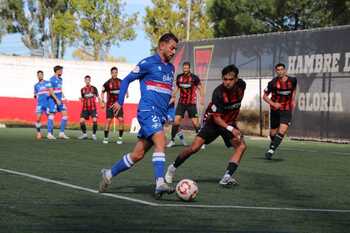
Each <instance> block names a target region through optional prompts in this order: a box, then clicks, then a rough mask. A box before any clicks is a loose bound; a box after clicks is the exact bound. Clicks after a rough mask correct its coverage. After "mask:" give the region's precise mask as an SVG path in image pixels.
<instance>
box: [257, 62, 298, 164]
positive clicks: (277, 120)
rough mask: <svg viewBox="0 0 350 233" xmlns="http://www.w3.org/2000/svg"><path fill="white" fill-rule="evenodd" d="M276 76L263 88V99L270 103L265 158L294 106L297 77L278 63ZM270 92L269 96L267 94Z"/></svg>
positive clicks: (278, 141)
mask: <svg viewBox="0 0 350 233" xmlns="http://www.w3.org/2000/svg"><path fill="white" fill-rule="evenodd" d="M275 72H276V74H277V77H275V78H274V79H272V80H271V81H270V82H269V83H268V84H267V88H266V89H265V90H264V96H263V99H264V101H265V102H266V103H268V104H269V105H270V109H271V110H270V139H271V143H270V146H269V149H268V150H267V152H266V153H265V158H266V159H268V160H270V159H271V158H272V156H273V154H274V153H275V151H276V149H277V148H278V146H279V145H280V144H281V142H282V140H283V137H284V135H285V134H286V133H287V131H288V127H289V125H290V124H291V120H292V111H293V109H294V108H295V94H296V88H297V79H296V78H294V77H290V76H288V75H287V71H286V66H285V65H284V64H282V63H278V64H277V65H276V66H275ZM270 94H271V98H269V95H270Z"/></svg>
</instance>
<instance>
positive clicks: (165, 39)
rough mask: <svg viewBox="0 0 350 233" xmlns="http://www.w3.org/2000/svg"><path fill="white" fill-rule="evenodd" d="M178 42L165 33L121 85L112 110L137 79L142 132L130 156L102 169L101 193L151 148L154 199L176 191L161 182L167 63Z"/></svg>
mask: <svg viewBox="0 0 350 233" xmlns="http://www.w3.org/2000/svg"><path fill="white" fill-rule="evenodd" d="M177 43H178V39H177V38H176V36H175V35H173V34H172V33H166V34H164V35H163V36H162V37H161V38H160V39H159V41H158V49H157V53H156V54H155V55H153V56H150V57H148V58H145V59H143V60H142V61H141V62H139V63H138V65H137V66H136V67H135V68H134V70H133V71H132V72H131V73H130V74H129V75H128V76H126V77H125V78H124V79H123V81H122V84H121V88H120V93H119V98H118V102H117V103H115V104H114V106H113V108H114V110H115V111H119V110H120V108H121V107H122V106H123V103H124V97H125V94H126V91H127V89H128V86H129V84H130V83H131V82H132V81H134V80H139V82H140V89H141V99H140V102H139V106H138V112H137V119H138V121H139V123H140V126H141V129H140V131H139V133H138V138H139V140H138V141H137V143H136V145H135V147H134V149H133V151H132V152H130V153H125V154H124V155H123V157H122V158H121V159H120V160H119V161H117V162H116V163H115V164H114V165H113V166H112V168H111V169H102V171H101V172H102V181H101V184H100V187H99V191H100V192H105V191H106V190H107V187H108V185H109V184H111V179H112V177H114V176H116V175H118V174H119V173H120V172H123V171H125V170H128V169H129V168H131V167H132V166H133V165H134V164H135V163H137V162H138V161H140V160H142V159H143V157H144V155H145V154H146V152H147V151H148V150H149V149H151V147H152V146H154V152H153V156H152V163H153V168H154V176H155V181H156V188H155V197H156V198H157V199H159V198H161V196H162V195H163V194H164V193H168V194H170V193H173V192H174V191H175V190H174V189H173V188H172V187H170V186H168V184H166V183H165V180H164V165H165V143H166V141H165V133H164V129H163V125H164V123H165V121H166V119H167V112H168V107H169V103H170V102H171V101H173V99H172V91H173V80H174V66H173V65H172V64H171V63H170V60H171V59H172V57H173V56H174V55H175V51H176V45H177Z"/></svg>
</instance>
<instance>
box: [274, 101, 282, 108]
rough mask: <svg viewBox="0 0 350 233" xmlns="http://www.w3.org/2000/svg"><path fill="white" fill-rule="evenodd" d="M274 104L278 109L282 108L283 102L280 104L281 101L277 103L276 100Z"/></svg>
mask: <svg viewBox="0 0 350 233" xmlns="http://www.w3.org/2000/svg"><path fill="white" fill-rule="evenodd" d="M272 106H273V107H274V108H276V109H280V108H281V104H280V103H277V102H275V103H274V104H273V105H272Z"/></svg>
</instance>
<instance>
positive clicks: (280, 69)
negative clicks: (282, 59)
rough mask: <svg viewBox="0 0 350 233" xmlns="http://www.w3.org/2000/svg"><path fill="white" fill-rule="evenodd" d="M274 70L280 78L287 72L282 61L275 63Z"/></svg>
mask: <svg viewBox="0 0 350 233" xmlns="http://www.w3.org/2000/svg"><path fill="white" fill-rule="evenodd" d="M275 71H276V74H277V77H279V78H282V77H283V76H285V75H286V73H287V71H286V66H285V65H284V64H283V63H278V64H277V65H275Z"/></svg>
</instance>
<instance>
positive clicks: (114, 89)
mask: <svg viewBox="0 0 350 233" xmlns="http://www.w3.org/2000/svg"><path fill="white" fill-rule="evenodd" d="M120 84H121V80H120V79H119V78H116V79H113V78H110V79H108V81H107V82H105V83H104V84H103V87H102V92H107V104H106V105H107V108H110V107H111V106H112V105H113V104H114V103H115V102H117V101H118V97H119V92H120Z"/></svg>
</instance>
